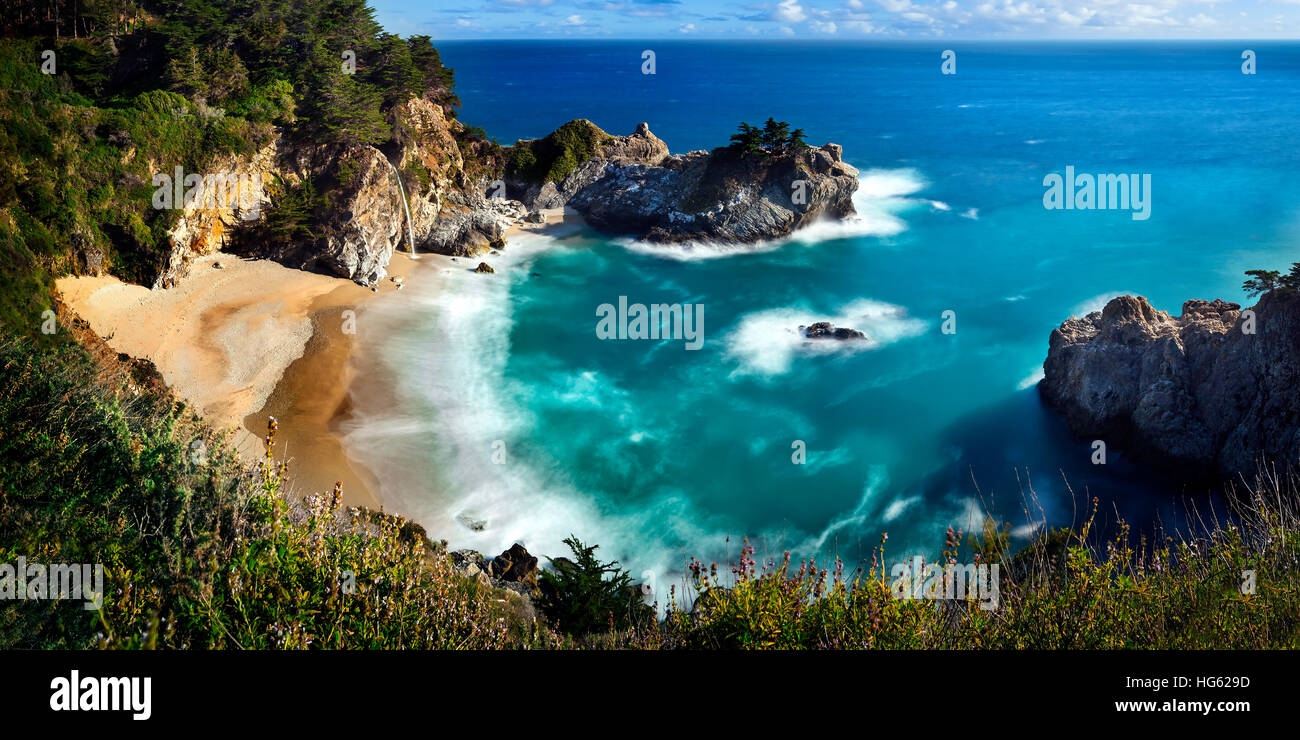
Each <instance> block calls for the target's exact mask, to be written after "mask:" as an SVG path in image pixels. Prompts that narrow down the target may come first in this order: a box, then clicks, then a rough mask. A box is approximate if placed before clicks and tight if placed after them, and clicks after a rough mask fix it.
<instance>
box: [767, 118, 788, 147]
mask: <svg viewBox="0 0 1300 740" xmlns="http://www.w3.org/2000/svg"><path fill="white" fill-rule="evenodd" d="M762 138H763V148H764V149H766V150H768V151H769V152H772V153H773V154H781V153H784V152H785V149H786V146H787V145H788V144H789V142H790V124H788V123H786V122H785V121H778V120H776V119H775V118H768V119H767V123H764V124H763V135H762Z"/></svg>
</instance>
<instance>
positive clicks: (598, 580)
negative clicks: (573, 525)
mask: <svg viewBox="0 0 1300 740" xmlns="http://www.w3.org/2000/svg"><path fill="white" fill-rule="evenodd" d="M564 544H566V545H568V546H569V549H570V550H571V551H573V557H574V560H572V561H570V560H567V559H565V558H551V564H552V565H554V566H555V571H554V572H549V571H543V572H542V574H541V584H540V585H541V589H542V599H541V601H540V602H539V605H540V606H541V608H542V611H543V612H545V613H546V614H547V616H549V617H550V618H552V619H554V620H555V621H556V622H558V623H559V626H560V629H561V630H563V631H564V632H567V633H569V634H571V635H586V634H590V633H593V632H604V631H606V630H608V629H609V626H610V623H611V622H612V623H613V625H614V627H615V628H625V627H627V626H628V625H629V624H631V623H632V622H633V621H634V620H635V619H636V618H637V616H638V615H639V614H641V613H642V612H644V611H645V608H646V607H645V605H644V604H642V603H641V600H640V597H639V595H638V592H637V591H636V589H635V588H633V587H632V578H631V576H630V575H628V573H627V571H625V570H623V569H622V568H620V567H618V561H617V560H614V561H611V562H608V563H602V562H600V560H599V559H597V558H596V554H595V553H596V549H597V548H598V547H599V545H591V546H587V545H584V544H583V543H582V542H581V541H579V540H578V538H577V537H576V536H574V535H569V536H568V537H567V538H565V540H564Z"/></svg>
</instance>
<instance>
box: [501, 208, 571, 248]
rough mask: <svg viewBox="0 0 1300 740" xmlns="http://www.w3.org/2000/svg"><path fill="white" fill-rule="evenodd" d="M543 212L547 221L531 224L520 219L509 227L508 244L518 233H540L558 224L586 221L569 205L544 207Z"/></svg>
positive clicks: (565, 224) (569, 225)
mask: <svg viewBox="0 0 1300 740" xmlns="http://www.w3.org/2000/svg"><path fill="white" fill-rule="evenodd" d="M542 213H543V214H544V215H545V216H546V223H540V224H529V223H524V222H523V221H519V222H517V223H515V224H514V225H512V226H511V227H510V228H509V229H507V230H506V244H507V246H508V245H509V244H510V237H511V236H516V235H518V234H538V233H542V232H546V231H552V230H554V229H555V228H556V227H557V226H568V227H576V226H578V225H580V224H583V223H584V222H583V220H582V216H581V214H579V213H578V212H577V211H575V210H573V209H572V208H569V207H568V206H565V207H563V208H543V209H542Z"/></svg>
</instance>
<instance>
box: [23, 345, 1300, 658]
mask: <svg viewBox="0 0 1300 740" xmlns="http://www.w3.org/2000/svg"><path fill="white" fill-rule="evenodd" d="M83 341H85V340H84V339H83ZM91 344H92V345H93V342H91ZM92 348H93V347H92ZM275 431H276V430H275V428H274V425H272V428H271V430H270V432H269V434H268V437H267V443H268V454H267V456H266V459H265V460H264V461H263V462H262V464H261V465H259V466H258V467H257V468H256V469H253V470H247V469H244V468H243V467H241V466H240V464H239V463H238V462H237V461H236V460H235V458H234V456H233V455H232V454H231V453H230V452H229V450H228V448H227V447H226V446H225V445H224V444H223V441H222V440H221V439H219V438H217V437H216V436H214V435H213V434H212V432H211V431H210V430H208V429H207V428H206V427H205V425H204V424H203V423H202V422H200V421H199V420H198V419H197V417H196V416H195V415H194V414H193V413H192V412H190V411H188V410H186V409H185V408H184V407H183V406H181V405H180V404H177V403H176V402H175V401H174V400H172V399H171V398H170V396H169V395H168V394H167V393H166V391H165V389H162V388H161V385H160V384H159V383H158V382H157V381H156V378H154V377H153V376H152V375H151V373H150V372H149V369H148V368H147V367H140V366H132V365H122V364H121V363H120V362H118V361H117V359H116V358H114V357H112V356H111V353H107V351H106V350H104V351H99V352H98V354H94V353H92V352H88V351H87V350H86V349H83V348H82V347H80V346H78V345H77V344H76V343H73V342H65V343H62V344H60V345H58V346H57V347H55V348H54V349H38V348H36V347H35V346H34V345H33V344H32V343H30V342H28V341H26V340H12V339H10V340H5V341H4V342H3V344H0V459H4V460H5V465H4V466H0V563H13V562H14V561H15V560H16V559H17V557H18V556H19V555H23V556H25V557H27V558H28V559H29V561H32V562H46V563H80V562H90V563H96V562H98V563H103V564H104V566H105V571H106V573H105V579H106V589H105V590H106V592H107V594H106V597H105V603H104V607H103V609H102V610H100V611H98V612H96V611H85V610H83V609H81V608H80V605H78V604H75V603H70V602H61V601H5V602H3V603H0V647H43V648H49V647H61V648H84V647H94V646H100V647H108V648H119V647H127V648H138V647H160V648H220V647H225V648H234V647H242V648H342V647H347V648H357V647H365V648H424V647H430V648H453V647H454V648H460V647H469V648H537V647H578V648H633V649H672V648H711V649H714V648H716V649H762V648H785V649H789V648H899V649H911V648H961V649H969V648H978V649H986V648H987V649H1003V648H1012V649H1022V648H1030V649H1063V648H1081V649H1097V648H1102V649H1108V648H1161V649H1186V648H1195V649H1204V648H1295V647H1300V570H1298V569H1297V568H1296V567H1295V564H1296V563H1297V562H1300V506H1298V505H1297V502H1298V501H1300V478H1297V477H1296V476H1294V475H1277V474H1273V473H1271V472H1261V474H1260V475H1259V476H1258V477H1257V478H1256V480H1255V481H1254V482H1253V484H1252V485H1251V486H1249V487H1248V488H1243V489H1241V490H1237V491H1231V492H1230V494H1231V495H1230V499H1229V500H1230V501H1231V502H1233V506H1234V511H1233V520H1232V522H1231V523H1225V524H1219V525H1215V526H1213V527H1210V528H1207V529H1206V530H1205V531H1203V532H1202V533H1201V534H1200V535H1198V536H1196V537H1186V538H1175V537H1173V536H1163V535H1160V534H1159V533H1158V532H1156V533H1152V535H1151V536H1150V537H1148V536H1146V535H1139V536H1136V537H1134V536H1133V534H1132V533H1131V532H1130V531H1129V528H1128V527H1127V526H1126V525H1124V524H1123V523H1122V522H1121V523H1120V524H1119V525H1118V526H1117V528H1116V529H1115V530H1114V531H1113V532H1110V533H1108V534H1106V535H1102V534H1101V533H1099V532H1097V531H1095V529H1094V527H1095V525H1094V521H1095V517H1096V502H1095V500H1094V503H1093V510H1092V514H1091V515H1090V516H1089V518H1088V519H1087V521H1086V522H1085V523H1084V524H1083V525H1082V526H1081V527H1080V528H1078V529H1057V530H1051V531H1047V532H1044V533H1043V534H1041V535H1040V536H1038V537H1037V538H1035V539H1034V540H1033V541H1032V542H1031V543H1030V544H1029V545H1028V546H1026V547H1024V548H1023V549H1020V550H1019V551H1013V550H1012V549H1011V547H1010V546H1009V544H1008V541H1009V537H1008V532H1007V530H1006V529H1005V528H1004V529H1002V530H997V529H995V528H993V527H992V524H991V520H990V523H989V524H988V525H986V528H985V529H984V530H983V531H981V532H980V533H979V534H977V535H974V536H968V535H963V533H961V532H953V531H951V530H949V532H948V534H947V536H946V538H945V542H944V545H943V547H942V549H941V552H940V553H939V556H938V558H937V559H936V560H935V562H939V563H948V562H977V563H984V564H996V565H998V566H999V571H1000V588H999V592H1000V593H999V600H998V607H997V608H996V609H992V610H986V609H982V608H981V604H980V601H978V600H976V599H974V598H971V599H968V600H961V599H958V600H946V601H937V602H936V601H929V600H924V599H913V600H908V599H900V598H897V589H896V584H895V583H894V578H893V575H892V574H891V568H890V560H889V558H888V556H887V555H888V553H887V550H886V546H885V544H886V541H887V538H886V537H882V539H881V543H880V546H879V547H878V548H877V549H876V550H875V551H874V552H872V553H871V557H870V563H869V564H866V563H864V565H863V569H862V570H860V571H857V572H856V573H853V574H846V573H845V566H844V564H843V563H842V562H840V561H835V562H834V563H833V564H832V565H831V566H830V567H829V568H822V567H818V566H817V564H815V563H800V564H798V565H795V564H793V563H792V562H791V559H790V556H789V554H782V555H780V556H778V557H775V558H765V559H764V562H763V564H762V565H761V566H760V565H758V563H757V562H756V560H755V549H754V547H753V546H751V545H749V543H748V542H747V543H746V546H745V548H744V549H743V550H742V552H741V553H740V556H739V558H738V560H737V561H736V562H735V563H734V564H731V567H730V574H729V575H725V576H724V575H720V573H719V567H718V566H717V565H716V564H715V565H712V566H708V567H706V566H705V565H704V564H703V563H701V562H699V561H692V562H691V563H690V564H689V567H688V568H687V576H686V578H685V579H684V580H683V581H682V583H681V588H682V591H679V590H678V588H677V587H676V586H673V587H672V588H671V589H670V590H669V591H668V593H666V594H662V595H661V596H662V597H666V598H667V603H666V604H664V605H663V606H664V607H665V609H666V614H665V616H664V618H663V619H662V620H655V619H652V618H651V617H650V615H649V613H648V612H647V611H646V609H645V608H644V607H642V606H640V603H639V600H638V598H637V596H636V594H635V592H634V591H633V589H632V588H630V586H631V581H630V578H629V576H628V574H627V573H626V572H625V571H623V570H622V569H621V568H619V567H618V565H617V563H613V562H602V561H601V560H600V559H598V558H597V557H596V555H595V552H596V548H595V547H594V546H590V545H586V544H584V543H582V542H581V541H579V540H578V539H577V538H576V537H571V538H570V539H569V540H568V544H569V546H570V549H571V550H572V551H573V555H574V559H573V560H571V561H570V560H567V559H564V558H555V559H553V560H552V567H553V569H552V570H551V571H549V572H546V573H543V575H542V577H541V581H542V583H541V592H542V596H541V597H540V598H539V599H538V602H537V603H538V606H539V607H540V611H541V616H540V621H538V622H534V621H532V620H531V619H530V618H529V616H528V614H529V610H528V609H527V608H526V607H525V606H524V605H523V603H522V602H520V601H519V600H518V599H517V597H514V596H510V595H508V594H506V593H505V592H502V591H498V590H496V589H493V588H490V587H488V586H486V585H484V584H481V583H479V582H477V581H474V580H472V579H469V578H466V577H465V576H463V575H461V574H460V573H459V572H457V571H456V570H454V569H453V568H452V567H451V566H450V565H449V563H448V560H447V558H446V557H445V554H446V553H445V546H444V545H441V544H437V543H433V542H430V541H429V539H428V538H427V537H426V536H425V535H424V532H423V530H421V529H420V528H419V527H418V526H416V525H414V524H412V523H410V522H406V521H404V520H402V519H401V518H399V517H391V516H387V515H381V514H376V513H373V512H368V511H364V510H358V509H352V510H344V509H341V508H340V506H339V495H340V492H339V491H338V490H337V489H336V490H334V491H332V492H324V493H320V492H318V493H316V494H313V495H311V496H308V497H306V499H305V500H297V499H293V498H291V497H289V496H287V494H286V488H287V486H286V481H287V475H288V471H287V470H286V468H285V467H284V465H283V464H282V463H278V462H277V461H276V459H275V457H274V452H275V449H276V446H275ZM196 450H197V451H198V454H196ZM1033 498H1034V494H1033V491H1032V489H1031V490H1030V491H1029V493H1028V495H1027V500H1030V501H1032V500H1033ZM1247 572H1253V574H1254V577H1253V579H1252V582H1253V583H1254V584H1255V589H1254V590H1253V593H1243V583H1244V581H1243V578H1244V576H1243V574H1244V573H1247ZM679 594H681V595H687V594H689V595H691V596H696V595H698V598H697V599H695V601H696V603H695V604H694V605H693V606H692V607H691V608H686V606H685V605H684V604H682V603H679V601H678V598H679Z"/></svg>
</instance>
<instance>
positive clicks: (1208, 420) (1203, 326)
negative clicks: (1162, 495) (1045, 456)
mask: <svg viewBox="0 0 1300 740" xmlns="http://www.w3.org/2000/svg"><path fill="white" fill-rule="evenodd" d="M1250 310H1251V311H1253V313H1254V315H1253V320H1252V317H1251V316H1250V315H1249V314H1247V313H1246V312H1244V311H1242V310H1241V306H1240V305H1238V304H1236V303H1228V302H1226V301H1221V300H1215V301H1203V300H1191V301H1187V302H1186V303H1184V304H1183V312H1182V315H1181V316H1179V317H1176V318H1175V317H1173V316H1170V315H1169V314H1168V313H1166V312H1164V311H1157V310H1156V309H1154V308H1152V306H1151V304H1149V303H1148V302H1147V300H1146V299H1145V298H1142V297H1140V296H1120V297H1119V298H1115V299H1114V300H1112V301H1110V303H1108V304H1106V307H1105V308H1104V309H1102V310H1101V311H1094V312H1093V313H1090V314H1088V315H1087V316H1085V317H1083V318H1070V319H1068V320H1067V321H1065V322H1064V323H1062V324H1061V326H1060V328H1058V329H1055V330H1053V331H1052V335H1051V339H1050V340H1049V349H1048V353H1047V360H1046V361H1045V362H1044V363H1043V374H1044V377H1043V381H1042V383H1040V384H1039V392H1040V393H1041V395H1042V397H1043V399H1044V400H1045V401H1046V402H1047V403H1048V404H1049V405H1050V406H1052V407H1054V408H1056V409H1057V410H1059V411H1060V412H1061V413H1063V414H1064V415H1065V418H1066V420H1067V422H1068V423H1069V425H1070V428H1071V430H1073V431H1074V433H1075V434H1077V435H1080V436H1082V437H1085V438H1094V439H1100V440H1102V441H1105V442H1107V443H1108V444H1111V443H1113V444H1114V445H1115V446H1117V447H1119V448H1121V449H1124V450H1126V451H1128V452H1130V453H1131V454H1132V455H1134V456H1135V457H1139V458H1143V459H1146V460H1148V461H1151V462H1154V463H1156V464H1159V465H1162V466H1166V467H1171V468H1176V469H1178V470H1180V471H1182V472H1187V473H1197V472H1211V471H1215V472H1218V473H1222V474H1234V473H1252V472H1254V471H1255V469H1256V465H1257V462H1260V461H1263V462H1266V463H1274V464H1276V465H1277V466H1278V467H1279V468H1283V469H1284V468H1285V467H1286V466H1287V465H1296V464H1297V462H1298V461H1300V394H1298V393H1296V388H1297V387H1300V294H1297V293H1295V292H1293V291H1282V290H1277V291H1273V292H1271V293H1267V294H1265V295H1264V296H1263V297H1262V298H1260V300H1259V303H1258V304H1256V305H1255V306H1254V307H1253V308H1252V309H1250ZM1250 331H1254V333H1249V332H1250Z"/></svg>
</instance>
